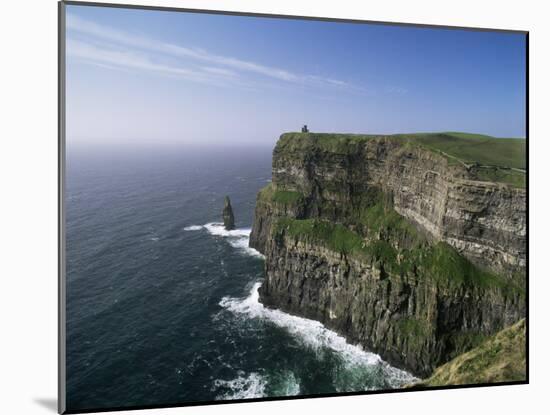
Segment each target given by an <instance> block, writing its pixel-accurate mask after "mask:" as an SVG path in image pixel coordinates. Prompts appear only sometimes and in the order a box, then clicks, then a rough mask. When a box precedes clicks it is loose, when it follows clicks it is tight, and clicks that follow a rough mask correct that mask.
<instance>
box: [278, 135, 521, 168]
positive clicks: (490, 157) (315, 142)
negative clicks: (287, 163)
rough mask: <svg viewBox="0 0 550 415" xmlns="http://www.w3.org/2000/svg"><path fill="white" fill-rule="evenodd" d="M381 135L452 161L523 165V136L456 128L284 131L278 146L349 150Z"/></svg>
mask: <svg viewBox="0 0 550 415" xmlns="http://www.w3.org/2000/svg"><path fill="white" fill-rule="evenodd" d="M383 138H385V139H391V140H397V141H400V142H404V143H410V144H417V145H420V146H422V147H424V148H426V149H429V150H432V151H436V152H438V153H440V154H442V155H444V156H446V157H447V158H448V159H450V161H451V162H453V161H455V162H462V163H465V164H474V163H477V164H480V165H482V166H496V167H503V168H512V169H520V170H523V169H525V168H526V140H525V139H521V138H495V137H491V136H488V135H481V134H468V133H459V132H442V133H417V134H394V135H369V134H332V133H285V134H283V135H282V136H281V138H280V139H279V142H278V143H277V149H278V151H284V150H305V149H308V148H311V149H313V148H320V149H323V150H326V151H332V152H339V153H340V152H341V153H346V154H351V153H353V152H354V151H355V150H356V149H357V146H360V145H362V144H364V143H365V141H368V140H373V139H383Z"/></svg>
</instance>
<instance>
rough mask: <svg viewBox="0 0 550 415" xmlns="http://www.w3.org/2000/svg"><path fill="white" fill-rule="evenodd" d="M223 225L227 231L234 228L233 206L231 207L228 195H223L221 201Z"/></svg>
mask: <svg viewBox="0 0 550 415" xmlns="http://www.w3.org/2000/svg"><path fill="white" fill-rule="evenodd" d="M223 226H224V227H225V229H226V230H228V231H231V230H233V229H235V216H234V215H233V208H232V207H231V200H229V196H225V200H224V203H223Z"/></svg>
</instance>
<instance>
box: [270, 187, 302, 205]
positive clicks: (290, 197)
mask: <svg viewBox="0 0 550 415" xmlns="http://www.w3.org/2000/svg"><path fill="white" fill-rule="evenodd" d="M302 198H303V195H302V194H301V193H300V192H294V191H290V190H276V191H275V192H273V195H272V200H273V201H274V202H275V203H281V204H284V205H289V204H295V203H298V202H299V201H300V200H302Z"/></svg>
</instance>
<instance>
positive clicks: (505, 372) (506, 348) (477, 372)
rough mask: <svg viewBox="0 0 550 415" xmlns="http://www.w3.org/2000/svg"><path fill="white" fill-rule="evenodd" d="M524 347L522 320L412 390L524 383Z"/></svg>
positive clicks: (455, 360)
mask: <svg viewBox="0 0 550 415" xmlns="http://www.w3.org/2000/svg"><path fill="white" fill-rule="evenodd" d="M525 346H526V342H525V319H522V320H521V321H519V322H517V323H516V324H514V325H513V326H510V327H507V328H505V329H504V330H502V331H500V332H498V333H497V334H496V335H494V336H493V337H491V338H490V339H488V340H486V341H485V342H483V344H481V345H480V346H478V347H476V348H474V349H472V350H470V351H469V352H467V353H464V354H462V355H460V356H458V357H456V358H454V359H453V360H451V361H450V362H448V363H446V364H444V365H443V366H441V367H438V368H437V369H436V370H435V371H434V373H433V375H432V376H430V377H429V378H428V379H426V380H423V381H421V382H419V383H417V384H415V385H413V386H416V387H426V386H444V385H473V384H479V383H496V382H512V381H525V380H526V379H527V371H526V355H525V349H526V347H525Z"/></svg>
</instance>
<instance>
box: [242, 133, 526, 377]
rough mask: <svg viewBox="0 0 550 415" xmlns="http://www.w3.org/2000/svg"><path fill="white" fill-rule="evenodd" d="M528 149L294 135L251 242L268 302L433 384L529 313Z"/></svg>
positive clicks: (439, 139)
mask: <svg viewBox="0 0 550 415" xmlns="http://www.w3.org/2000/svg"><path fill="white" fill-rule="evenodd" d="M522 146H523V157H524V155H525V149H524V142H523V143H522V142H521V140H511V139H509V140H506V139H494V138H490V137H486V136H472V135H464V134H458V133H443V134H424V135H398V136H367V135H349V134H313V133H288V134H283V135H282V136H281V138H280V139H279V141H278V143H277V145H276V147H275V149H274V151H273V170H272V183H270V184H269V185H268V186H267V187H265V188H264V189H262V190H261V191H260V193H259V194H258V197H257V203H256V211H255V219H254V223H253V227H252V233H251V237H250V245H251V246H252V247H254V248H256V249H258V250H259V251H260V252H262V253H263V254H264V255H265V256H266V262H265V273H266V279H265V281H264V283H263V284H262V287H261V288H260V299H261V301H262V302H263V303H264V304H266V305H267V306H271V307H276V308H280V309H282V310H285V311H287V312H290V313H293V314H297V315H303V316H305V317H309V318H313V319H316V320H319V321H322V322H323V323H324V324H325V325H327V326H328V327H330V328H332V329H334V330H336V331H338V332H339V333H342V334H344V335H345V336H346V337H347V338H348V339H349V340H350V341H352V342H356V343H360V344H362V345H364V346H365V347H366V348H368V349H370V350H372V351H375V352H377V353H379V354H380V355H381V356H382V357H383V358H385V359H386V360H388V361H389V362H391V363H392V364H394V365H397V366H400V367H404V368H406V369H408V370H410V371H412V372H413V373H414V374H416V375H418V376H421V377H425V376H427V375H429V374H431V372H432V371H433V369H434V368H435V367H437V366H439V365H441V364H442V363H445V362H447V361H449V360H450V359H452V358H454V357H456V356H457V355H458V354H461V353H463V352H465V351H467V350H469V349H471V348H473V347H475V346H477V345H479V344H480V343H481V342H482V341H483V340H485V339H486V338H487V337H488V336H490V335H492V334H493V333H495V332H497V331H498V330H501V329H503V328H504V327H506V326H509V325H511V324H513V323H515V322H516V321H518V320H520V319H521V318H522V317H523V316H524V315H525V268H526V239H525V238H526V193H525V188H524V187H525V172H524V168H525V166H524V165H523V164H522V160H521V158H522V153H521V151H522Z"/></svg>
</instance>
